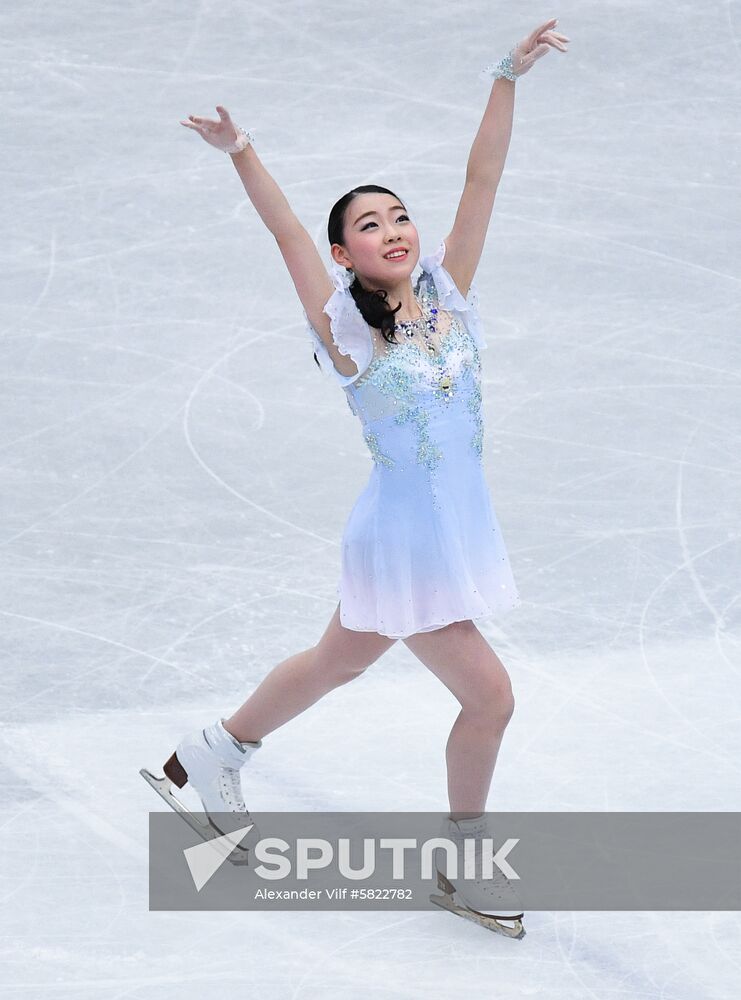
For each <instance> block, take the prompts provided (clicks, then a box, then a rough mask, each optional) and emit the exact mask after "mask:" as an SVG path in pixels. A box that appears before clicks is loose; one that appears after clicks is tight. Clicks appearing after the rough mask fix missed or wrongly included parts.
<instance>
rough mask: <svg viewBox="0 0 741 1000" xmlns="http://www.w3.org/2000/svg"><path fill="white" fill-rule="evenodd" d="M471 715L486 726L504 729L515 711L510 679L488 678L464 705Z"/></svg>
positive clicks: (505, 677)
mask: <svg viewBox="0 0 741 1000" xmlns="http://www.w3.org/2000/svg"><path fill="white" fill-rule="evenodd" d="M464 708H465V709H466V710H467V711H468V712H469V714H472V715H474V716H475V717H476V718H477V719H480V720H481V721H482V723H484V724H485V725H492V726H494V727H495V728H497V729H503V728H504V727H505V726H506V725H507V724H508V722H509V720H510V719H511V718H512V715H513V714H514V711H515V698H514V694H513V693H512V685H511V684H510V680H509V677H507V675H506V674H505V675H504V676H496V677H486V678H485V680H483V682H482V683H480V684H479V685H478V686H477V687H476V689H475V690H474V691H473V692H471V697H470V699H469V700H468V701H467V703H466V704H465V705H464Z"/></svg>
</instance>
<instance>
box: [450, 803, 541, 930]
mask: <svg viewBox="0 0 741 1000" xmlns="http://www.w3.org/2000/svg"><path fill="white" fill-rule="evenodd" d="M440 836H441V837H445V838H447V839H448V840H452V841H453V843H454V844H456V845H458V847H459V855H458V863H459V867H458V871H459V873H461V872H462V870H463V847H462V844H463V841H464V839H466V838H471V839H475V840H476V850H475V862H476V868H475V871H476V877H475V879H468V878H467V879H463V878H458V879H456V880H454V881H451V880H450V879H449V878H448V877H447V876H446V875H445V874H443V872H444V871H445V870H446V868H445V852H444V850H442V849H438V850H439V855H438V861H437V887H438V889H442V891H443V895H442V896H438V895H435V894H433V895H431V896H430V901H431V902H433V903H436V904H437V905H438V906H441V907H442V908H443V909H445V910H450V912H451V913H455V914H457V915H458V916H460V917H465V918H466V919H468V920H473V921H474V922H475V923H477V924H480V925H481V926H482V927H486V928H487V929H488V930H492V931H496V933H498V934H504V935H505V937H512V938H517V939H520V938H523V937H524V936H525V928H524V927H523V926H522V918H523V916H524V912H523V909H522V904H521V903H520V900H519V899H518V897H517V893H516V892H515V890H514V889H513V887H512V883H511V882H510V880H509V879H508V878H507V877H506V875H504V873H503V872H501V871H500V870H499V868H498V867H497V866H496V864H495V865H494V867H493V878H491V879H489V878H486V879H484V878H482V876H481V852H482V846H481V839H482V838H485V837H487V838H489V837H492V834H491V832H490V831H489V828H488V821H487V818H486V816H485V815H484V816H476V817H474V818H473V819H460V820H457V821H456V820H453V819H450V818H449V817H448V818H445V819H443V822H442V825H441V829H440ZM492 839H493V838H492ZM441 869H442V870H441Z"/></svg>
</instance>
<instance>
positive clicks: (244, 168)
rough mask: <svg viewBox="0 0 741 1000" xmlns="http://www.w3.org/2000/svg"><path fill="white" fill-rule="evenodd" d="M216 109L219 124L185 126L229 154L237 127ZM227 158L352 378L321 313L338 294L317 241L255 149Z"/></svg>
mask: <svg viewBox="0 0 741 1000" xmlns="http://www.w3.org/2000/svg"><path fill="white" fill-rule="evenodd" d="M216 110H217V111H218V113H219V121H214V120H211V119H208V118H196V117H194V116H193V115H191V116H190V121H187V122H186V121H183V122H181V124H182V125H187V126H188V127H189V128H192V129H194V130H195V131H197V132H198V133H199V135H201V136H202V138H203V139H205V140H206V142H208V143H209V144H210V145H212V146H215V147H216V148H217V149H222V150H227V149H229V148H231V147H232V145H233V144H234V142H235V141H236V139H237V135H238V133H237V129H236V127H235V125H234V122H233V121H232V120H231V117H230V115H229V112H228V111H227V110H226V108H224V107H222V106H220V105H218V104H217V105H216ZM229 155H230V156H231V159H232V162H233V163H234V166H235V168H236V171H237V173H238V175H239V179H240V180H241V181H242V184H243V185H244V189H245V191H246V192H247V195H248V197H249V199H250V201H251V202H252V204H253V205H254V206H255V210H256V211H257V213H258V215H259V216H260V218H261V219H262V221H263V222H264V223H265V225H266V226H267V228H268V229H269V230H270V232H271V233H272V234H273V236H274V237H275V240H276V243H277V244H278V249H279V250H280V252H281V254H282V256H283V260H284V261H285V263H286V267H287V268H288V272H289V274H290V275H291V278H292V280H293V283H294V285H295V287H296V292H297V293H298V297H299V299H300V300H301V304H302V305H303V307H304V309H305V311H306V315H307V316H308V318H309V321H310V323H311V325H312V326H313V327H314V329H315V330H316V332H317V333H318V334H319V336H320V337H321V339H322V341H323V342H324V343H325V344H326V346H327V350H328V351H329V353H330V356H331V357H332V360H333V362H335V361H336V362H337V365H338V368H339V367H340V366H344V367H345V368H347V367H348V365H349V367H350V370H349V371H345V372H343V374H354V373H355V371H357V368H356V366H355V364H354V362H352V361H351V360H350V359H349V358H348V357H346V356H345V355H344V354H340V353H339V352H338V351H337V348H336V347H335V346H334V342H333V340H332V334H331V331H330V326H329V317H328V316H327V314H326V313H325V312H324V311H323V310H324V306H325V305H326V303H327V300H328V299H329V298H330V296H331V295H332V293H333V292H334V285H333V284H332V281H331V279H330V277H329V275H328V274H327V269H326V267H325V265H324V262H323V261H322V258H321V256H320V254H319V251H318V250H317V248H316V246H315V245H314V241H313V240H312V238H311V236H310V235H309V233H308V232H307V231H306V229H304V227H303V226H302V225H301V223H300V222H299V220H298V218H297V217H296V215H295V214H294V212H293V209H292V208H291V206H290V205H289V204H288V199H287V198H286V196H285V195H284V194H283V192H282V191H281V189H280V187H279V186H278V184H277V183H276V181H275V180H274V179H273V177H272V176H271V174H270V172H269V171H268V170H267V169H266V167H265V165H264V164H263V163H262V161H261V160H260V157H259V156H258V155H257V153H256V152H255V149H254V146H252V145H248V146H245V148H244V149H242V150H240V151H239V152H238V153H230V154H229Z"/></svg>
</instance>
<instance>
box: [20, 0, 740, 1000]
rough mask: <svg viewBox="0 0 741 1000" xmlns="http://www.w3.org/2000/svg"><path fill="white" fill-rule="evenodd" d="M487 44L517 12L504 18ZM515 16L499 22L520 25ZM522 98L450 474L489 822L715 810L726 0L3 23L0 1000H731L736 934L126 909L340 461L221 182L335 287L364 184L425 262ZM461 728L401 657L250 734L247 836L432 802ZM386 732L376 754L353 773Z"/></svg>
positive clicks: (311, 554) (299, 564)
mask: <svg viewBox="0 0 741 1000" xmlns="http://www.w3.org/2000/svg"><path fill="white" fill-rule="evenodd" d="M520 7H521V8H522V9H520ZM525 8H527V9H525ZM550 16H558V17H559V18H560V27H561V28H562V30H563V31H564V33H565V34H567V35H568V36H569V37H570V38H571V39H572V41H571V46H570V51H569V53H568V54H567V55H566V56H564V57H561V56H560V55H559V54H558V53H556V52H551V53H549V55H548V56H547V57H546V58H545V59H544V60H542V61H541V62H540V63H539V64H538V65H537V66H536V67H535V68H534V69H533V70H532V71H531V72H530V73H529V74H528V75H527V76H525V77H524V78H523V79H522V80H520V81H518V83H517V97H516V108H515V121H514V131H513V136H512V143H511V147H510V151H509V156H508V160H507V165H506V169H505V173H504V177H503V179H502V182H501V184H500V187H499V190H498V192H497V196H496V202H495V206H494V212H493V216H492V222H491V226H490V229H489V233H488V237H487V241H486V246H485V249H484V253H483V257H482V260H481V263H480V266H479V270H478V272H477V285H478V290H479V295H480V308H481V314H482V320H483V323H484V325H485V329H486V336H487V338H488V343H489V350H488V351H486V352H485V354H484V355H483V356H482V362H483V366H484V367H483V399H484V402H483V405H484V417H485V427H486V431H485V435H486V436H485V439H484V462H485V467H486V475H487V478H488V482H489V485H490V489H491V494H492V497H493V500H494V504H495V507H496V511H497V514H498V516H499V519H500V522H501V524H502V528H503V531H504V532H505V535H506V540H507V545H508V550H509V553H510V557H511V559H512V564H513V571H514V574H515V577H516V579H517V583H518V585H519V588H520V592H521V594H522V599H523V603H522V606H521V607H520V608H518V609H517V610H516V611H514V612H512V613H511V614H510V615H508V616H507V618H506V619H504V620H502V621H501V622H500V623H497V622H496V621H495V620H492V621H489V622H487V623H483V624H482V631H484V634H485V635H486V637H487V638H488V639H489V641H490V642H491V643H492V645H493V646H494V648H495V649H496V650H497V652H498V654H499V655H500V657H501V659H502V661H503V662H504V664H505V666H506V667H507V669H508V671H509V673H510V676H511V677H512V682H513V687H514V691H515V698H516V701H517V709H516V712H515V716H514V717H513V720H512V723H511V724H510V727H509V728H508V731H507V734H506V736H505V740H504V743H503V746H502V751H501V753H500V758H499V762H498V766H497V770H496V773H495V776H494V782H493V785H492V791H491V795H490V799H489V803H488V806H489V808H490V809H502V810H554V811H560V810H709V811H712V810H738V809H739V807H740V806H741V799H740V797H739V788H740V787H741V782H739V770H740V767H741V765H740V763H739V762H740V761H741V742H740V740H739V726H738V719H739V714H740V713H739V671H740V666H741V652H740V649H739V646H740V645H741V632H740V630H739V624H740V617H741V601H740V599H739V572H738V569H739V565H740V564H741V540H740V538H739V531H740V529H739V502H738V497H739V495H740V492H741V464H740V463H739V455H740V454H741V406H740V405H739V399H740V398H741V397H740V393H741V340H740V339H739V329H740V327H741V267H740V266H739V265H740V264H741V253H740V252H739V251H740V250H741V238H740V236H739V234H741V198H739V181H738V178H739V162H740V159H741V156H740V150H739V136H740V135H741V121H740V120H739V116H738V108H739V98H740V97H741V73H739V53H740V46H741V5H739V3H738V0H731V2H722V3H721V2H714V0H711V2H710V3H708V4H703V5H694V6H692V5H689V6H688V5H684V6H683V7H682V8H680V9H677V8H676V7H675V6H674V5H671V6H670V5H669V4H666V3H661V4H654V5H637V4H633V3H628V2H627V0H624V2H620V0H618V2H616V3H612V4H607V5H596V6H595V5H584V4H573V3H567V4H562V5H554V6H553V7H552V8H550V7H549V8H543V7H542V6H539V7H537V9H536V7H535V6H532V5H528V4H525V5H519V6H518V7H517V9H515V5H503V4H499V5H494V6H492V5H489V6H488V7H487V6H486V5H483V6H482V5H481V4H477V3H472V2H470V0H462V2H461V3H460V4H457V5H455V8H453V7H451V5H450V4H447V3H446V4H443V3H426V4H422V3H418V2H414V0H413V2H411V3H406V4H398V3H394V4H392V3H389V2H387V0H378V2H377V3H374V4H372V5H370V6H366V7H364V8H362V9H361V8H359V7H357V6H353V5H347V4H340V3H324V4H313V5H306V4H303V3H298V2H296V0H286V2H283V3H279V4H265V5H257V4H255V3H251V2H248V3H246V4H236V3H227V4H219V5H214V4H195V5H188V4H185V5H184V4H182V3H175V2H173V0H165V2H163V3H159V4H156V5H152V4H123V5H121V4H113V3H111V2H110V0H103V2H102V3H96V4H91V3H83V2H81V0H70V2H69V3H67V4H62V5H59V4H52V3H51V2H50V0H42V2H40V3H37V4H30V5H25V6H23V5H11V7H10V8H9V9H8V10H6V12H5V15H4V18H3V24H4V27H5V31H4V53H5V69H4V73H3V77H2V88H3V115H4V124H5V129H4V133H5V141H4V142H3V144H2V146H3V152H2V157H3V179H4V190H5V197H4V209H5V210H4V238H3V261H4V267H3V269H2V272H1V275H0V281H1V282H2V302H3V310H2V323H1V327H2V335H3V393H2V420H0V447H1V448H2V466H3V489H2V494H1V497H2V515H3V517H2V541H3V572H2V585H3V588H4V592H3V601H2V622H3V626H4V636H3V642H2V650H3V659H4V662H3V673H2V688H3V695H4V698H3V707H2V713H3V728H2V770H1V771H0V782H1V783H2V792H3V801H4V802H5V816H4V821H3V823H2V842H1V843H2V852H1V855H0V856H1V857H2V862H1V863H0V864H1V865H2V867H1V869H0V870H1V871H2V889H3V892H2V897H3V901H4V906H3V915H2V918H0V922H1V923H0V929H1V931H2V935H1V939H2V942H3V943H2V946H0V976H1V977H2V981H3V982H4V984H5V985H4V987H3V996H4V997H8V998H14V1000H15V998H30V997H33V998H47V997H50V998H51V997H53V998H55V1000H66V998H70V1000H72V998H74V1000H93V998H94V1000H113V998H119V997H137V998H139V997H140V998H145V997H146V998H147V1000H160V998H162V1000H164V998H171V997H173V996H177V997H178V998H179V1000H203V998H204V997H206V996H208V997H211V996H218V997H225V998H232V997H234V998H236V997H240V998H242V997H245V996H250V997H262V996H265V997H269V998H270V1000H284V998H285V1000H288V998H292V1000H295V998H300V1000H309V998H311V1000H314V998H317V997H338V998H339V997H341V998H343V1000H344V998H352V1000H363V998H365V997H368V998H370V997H373V998H374V1000H379V998H382V1000H391V998H394V1000H398V998H399V997H409V998H411V997H415V998H416V997H428V996H432V995H435V996H445V997H448V996H457V995H459V992H460V991H461V990H462V989H463V988H465V987H467V988H468V989H469V990H470V992H471V995H476V996H478V995H486V996H490V995H496V996H502V997H529V996H542V997H547V998H548V1000H561V998H566V997H568V998H570V1000H575V998H577V1000H582V998H584V1000H586V998H605V997H610V998H611V1000H617V998H633V997H637V996H640V997H641V998H643V1000H659V998H662V1000H690V998H692V1000H697V998H700V997H702V998H711V997H712V998H721V997H730V996H732V995H735V993H736V989H737V984H738V975H739V954H740V952H741V948H740V945H741V929H740V928H739V921H738V915H737V914H730V913H720V912H719V913H708V914H702V913H687V914H684V913H647V914H626V913H609V912H597V913H532V914H528V915H527V917H526V926H527V929H528V936H527V938H525V939H524V941H522V942H511V941H507V940H504V939H503V938H495V937H494V936H493V935H491V934H488V933H487V932H486V931H484V930H482V929H480V928H477V927H474V926H473V925H471V924H469V923H464V922H463V921H460V920H455V919H454V918H453V917H452V916H450V915H448V914H443V913H437V912H434V913H425V912H413V913H391V912H385V913H368V912H345V913H343V912H330V913H321V914H318V915H315V914H312V913H310V912H308V911H303V912H299V913H285V912H283V913H281V912H276V913H204V914H196V913H151V914H150V913H149V912H148V910H147V813H148V811H149V810H150V809H152V810H154V809H156V808H158V807H159V806H158V803H157V802H156V797H155V796H154V795H153V793H152V791H151V789H149V788H147V786H146V785H145V783H144V782H143V781H142V780H141V778H140V777H139V774H138V769H139V767H141V766H149V767H152V768H154V769H156V770H157V769H159V767H160V766H161V762H162V760H163V759H164V757H163V754H164V753H165V752H168V753H169V749H170V748H171V745H172V742H173V740H175V739H176V738H178V737H179V736H180V734H182V733H183V732H185V731H187V730H188V729H189V728H192V727H194V726H195V725H198V724H199V723H200V722H201V721H204V722H208V721H211V720H212V719H214V718H215V717H216V716H217V714H218V713H222V714H225V713H226V712H230V711H232V710H233V709H234V708H235V707H236V706H237V705H238V704H239V703H241V701H242V700H243V699H244V698H245V697H246V695H247V694H248V693H249V691H250V690H251V689H252V688H253V687H254V686H255V685H256V684H257V683H258V682H259V681H260V679H261V678H262V677H263V676H264V675H265V673H266V672H267V671H268V669H269V668H270V667H271V666H272V665H274V664H276V663H278V662H279V661H280V660H282V659H284V658H285V657H286V656H288V655H290V654H291V653H293V652H296V651H298V650H300V649H304V648H307V647H308V646H310V645H312V644H314V643H315V642H316V641H317V640H318V639H319V637H320V636H321V634H322V632H323V630H324V628H325V625H326V623H327V621H328V620H329V618H330V616H331V614H332V611H333V609H334V604H335V589H334V588H335V584H336V581H337V575H338V567H339V539H340V535H341V531H342V527H343V524H344V522H345V518H346V517H347V514H348V511H349V510H350V508H351V506H352V504H353V502H354V499H355V497H356V496H357V495H358V493H359V491H360V490H361V488H362V486H363V484H364V483H365V481H366V479H367V476H368V473H369V470H370V462H371V459H370V457H369V455H368V451H367V447H366V445H365V442H364V441H363V440H362V437H361V433H360V427H359V424H358V422H357V420H356V419H355V418H354V417H353V415H352V414H351V413H350V411H349V409H348V407H347V405H346V403H345V399H344V396H343V393H342V391H341V390H340V389H339V387H337V386H335V385H333V384H331V383H330V382H329V381H328V380H326V379H325V378H323V377H322V375H321V374H320V372H319V371H318V369H317V367H316V365H315V364H314V361H313V358H312V355H311V348H310V344H309V342H308V340H307V338H306V335H305V332H304V330H303V327H302V322H301V307H300V303H299V301H298V298H297V296H296V295H295V292H294V289H293V285H292V283H291V281H290V278H289V276H288V273H287V272H286V270H285V268H284V266H283V262H282V258H281V257H280V254H279V252H278V250H277V248H276V245H275V242H274V240H273V238H272V237H271V235H270V234H269V233H268V232H267V230H266V229H265V228H264V226H263V225H262V223H261V221H260V219H259V217H258V216H257V214H256V212H255V211H254V209H253V207H252V205H251V203H250V202H249V200H248V199H247V197H246V195H245V193H244V190H243V188H242V186H241V184H240V182H239V179H238V177H237V175H236V173H235V171H234V169H233V167H232V164H231V162H230V161H229V159H228V157H226V156H224V155H223V154H221V153H218V152H217V151H215V150H213V149H211V148H210V147H208V146H207V145H206V144H205V143H203V142H202V141H201V140H200V139H199V138H198V137H197V136H196V135H195V134H193V133H191V132H189V131H187V130H186V129H184V128H183V127H182V126H180V125H179V124H178V121H179V119H180V118H183V117H185V116H187V115H188V114H201V115H214V106H215V105H216V104H218V103H223V104H224V105H226V106H227V107H228V108H229V110H230V111H231V112H232V114H233V115H234V117H235V120H237V121H238V122H240V123H241V124H243V125H244V126H245V127H247V126H250V127H253V128H255V129H256V130H257V140H256V148H257V149H258V151H259V153H260V156H261V158H262V159H263V161H264V163H265V165H266V166H267V167H268V169H269V170H270V171H271V172H272V173H273V175H274V176H275V178H276V179H277V181H278V182H279V184H280V185H281V187H282V189H283V190H284V192H285V193H286V196H287V197H288V199H289V201H290V202H291V205H292V206H293V208H294V210H295V211H296V213H297V215H298V216H299V218H300V219H301V220H302V222H303V223H304V225H305V226H306V227H307V228H308V230H309V231H310V232H311V234H312V236H313V237H314V239H315V240H316V243H317V245H318V246H319V248H320V250H321V252H322V254H323V255H324V258H325V260H326V261H327V263H328V262H329V255H328V245H327V242H326V219H327V214H328V212H329V209H330V207H331V205H332V204H333V203H334V201H335V200H336V199H337V198H338V197H339V196H340V194H342V193H343V192H344V191H346V190H348V189H349V188H350V187H352V186H353V185H355V184H358V183H367V182H370V181H375V182H378V183H381V184H383V185H385V186H388V187H390V188H392V189H393V190H395V191H396V192H397V193H398V194H399V195H400V196H402V197H403V198H407V199H408V201H409V204H410V207H411V208H412V210H413V211H414V213H415V214H416V221H417V223H418V226H419V228H420V231H421V234H422V243H423V252H427V253H429V252H432V251H433V250H434V249H435V247H436V245H437V241H438V240H439V239H440V238H441V237H442V236H444V235H445V234H446V233H447V232H449V230H450V228H451V225H452V222H453V218H454V213H455V209H456V206H457V200H458V197H459V196H460V192H461V190H462V185H463V182H464V178H465V166H466V160H467V156H468V152H469V149H470V145H471V142H472V141H473V138H474V136H475V134H476V130H477V128H478V124H479V122H480V119H481V115H482V113H483V111H484V107H485V105H486V99H487V96H488V87H487V86H486V84H485V83H483V82H482V81H479V80H478V78H477V73H478V70H479V69H480V68H481V67H482V66H483V65H485V64H486V63H487V62H490V61H491V60H492V59H494V58H496V57H498V56H499V55H502V54H504V52H506V50H507V48H508V46H509V44H510V43H513V42H514V41H516V40H517V39H518V38H521V37H523V36H524V34H525V33H526V32H527V31H529V30H530V29H531V28H532V27H533V26H534V25H535V24H536V23H538V22H539V20H541V19H543V20H544V19H546V18H547V17H550ZM457 711H458V705H457V702H455V700H454V699H453V697H452V696H451V694H450V693H449V692H448V691H447V689H445V688H444V687H443V686H442V685H441V684H440V683H439V681H437V679H436V678H435V677H434V676H433V675H432V674H431V673H430V672H429V671H427V670H426V669H425V668H424V667H423V666H422V665H421V664H420V663H419V661H417V660H416V659H415V658H414V657H413V656H412V654H411V653H410V651H409V650H408V649H407V647H406V646H405V645H404V644H403V643H402V642H398V643H397V644H396V645H395V646H394V647H392V649H391V650H390V651H389V652H388V653H387V654H386V655H385V656H384V657H383V658H382V659H381V660H379V661H378V663H377V664H375V665H374V667H373V668H372V669H371V670H369V671H368V672H367V673H366V674H365V675H364V676H363V677H362V678H361V679H359V680H357V681H355V682H353V683H352V684H349V685H346V686H345V687H342V688H340V689H337V690H336V691H334V692H333V693H332V694H330V695H329V696H327V697H326V698H325V699H323V700H321V701H320V702H319V703H318V704H317V705H316V706H315V707H314V708H312V709H310V710H309V711H308V712H306V713H305V714H304V715H302V716H300V717H299V718H297V719H296V720H294V721H292V722H290V723H288V724H287V725H286V726H284V727H282V728H280V729H279V730H277V731H276V732H275V733H273V734H271V735H270V736H269V737H268V738H266V740H265V747H264V751H263V753H262V756H260V758H259V761H258V758H257V757H255V767H254V771H253V772H252V773H251V775H250V778H249V781H247V779H245V784H246V792H247V798H248V803H249V804H250V805H251V806H252V808H253V809H255V810H260V809H263V810H269V809H287V810H288V809H301V808H305V809H313V808H317V809H344V810H353V809H358V810H370V809H379V810H394V809H399V810H409V809H414V810H428V809H429V810H437V809H440V810H442V809H445V808H446V800H445V763H444V745H445V740H446V738H447V733H448V731H449V728H450V726H451V724H452V722H453V720H454V719H455V716H456V714H457ZM379 734H382V736H383V738H382V739H380V740H379Z"/></svg>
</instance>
